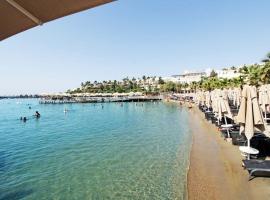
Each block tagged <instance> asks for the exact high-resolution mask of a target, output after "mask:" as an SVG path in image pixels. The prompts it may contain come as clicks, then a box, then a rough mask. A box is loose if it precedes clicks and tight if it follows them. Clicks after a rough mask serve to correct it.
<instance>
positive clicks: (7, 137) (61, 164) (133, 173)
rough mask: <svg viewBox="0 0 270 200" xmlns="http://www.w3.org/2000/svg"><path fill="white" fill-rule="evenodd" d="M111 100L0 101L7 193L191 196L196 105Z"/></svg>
mask: <svg viewBox="0 0 270 200" xmlns="http://www.w3.org/2000/svg"><path fill="white" fill-rule="evenodd" d="M28 104H30V106H31V107H32V109H31V110H30V109H29V108H28V107H29V105H28ZM103 105H104V107H103V108H102V106H101V104H95V105H94V104H72V105H71V104H70V105H39V104H38V101H37V100H31V99H27V100H22V99H13V100H0V199H1V200H2V199H183V198H184V195H185V190H186V188H185V187H186V174H187V166H188V159H189V148H190V143H191V135H190V132H189V127H188V116H187V115H188V111H186V110H185V109H181V108H180V107H178V106H176V105H174V104H165V103H162V102H159V103H144V104H143V106H142V103H139V104H138V105H136V104H135V103H124V105H123V106H122V107H121V106H120V104H117V103H108V104H103ZM65 108H67V109H68V110H69V111H68V112H67V113H64V112H63V111H64V109H65ZM36 110H38V111H39V112H40V113H41V118H40V119H38V120H37V119H34V118H33V117H32V115H33V114H34V112H35V111H36ZM20 116H28V117H29V120H28V121H27V122H26V123H24V122H22V121H20V120H19V117H20Z"/></svg>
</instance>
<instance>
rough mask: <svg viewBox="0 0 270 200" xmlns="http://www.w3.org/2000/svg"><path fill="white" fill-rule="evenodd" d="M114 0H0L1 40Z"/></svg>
mask: <svg viewBox="0 0 270 200" xmlns="http://www.w3.org/2000/svg"><path fill="white" fill-rule="evenodd" d="M112 1H114V0H0V41H1V40H3V39H5V38H8V37H10V36H12V35H15V34H17V33H20V32H22V31H25V30H27V29H30V28H33V27H35V26H38V25H42V24H44V23H46V22H49V21H52V20H54V19H57V18H60V17H64V16H67V15H70V14H73V13H76V12H80V11H83V10H86V9H89V8H93V7H96V6H99V5H102V4H105V3H109V2H112Z"/></svg>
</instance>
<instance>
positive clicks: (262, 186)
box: [188, 108, 270, 200]
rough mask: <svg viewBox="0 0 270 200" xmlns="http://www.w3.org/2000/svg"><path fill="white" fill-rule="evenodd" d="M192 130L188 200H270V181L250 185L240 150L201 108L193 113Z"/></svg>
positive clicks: (263, 179) (195, 109)
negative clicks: (242, 163) (208, 120)
mask: <svg viewBox="0 0 270 200" xmlns="http://www.w3.org/2000/svg"><path fill="white" fill-rule="evenodd" d="M190 127H191V129H192V134H193V139H192V141H193V144H192V150H191V154H190V166H189V172H188V199H191V200H193V199H200V200H202V199H207V200H209V199H218V200H222V199H230V200H234V199H256V200H260V199H262V200H264V199H270V190H269V185H270V178H260V177H259V178H255V179H253V180H251V181H248V172H247V171H246V170H244V169H243V168H242V166H241V160H242V159H243V158H242V156H241V155H240V152H239V150H238V147H237V146H233V145H232V144H231V143H229V142H226V141H224V139H223V138H222V137H221V136H220V133H219V132H218V130H217V128H216V127H215V126H214V125H212V124H211V123H210V122H207V121H206V120H205V119H204V116H203V114H202V113H201V112H200V111H199V109H197V108H193V109H192V110H190Z"/></svg>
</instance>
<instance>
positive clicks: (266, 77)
mask: <svg viewBox="0 0 270 200" xmlns="http://www.w3.org/2000/svg"><path fill="white" fill-rule="evenodd" d="M261 81H262V82H263V83H264V84H269V83H270V61H269V62H267V63H265V65H264V66H263V67H262V69H261Z"/></svg>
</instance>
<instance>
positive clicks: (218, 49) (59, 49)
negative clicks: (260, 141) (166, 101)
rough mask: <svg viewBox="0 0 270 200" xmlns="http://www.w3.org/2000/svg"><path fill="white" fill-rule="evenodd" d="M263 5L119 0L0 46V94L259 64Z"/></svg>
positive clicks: (264, 1) (246, 0)
mask: <svg viewBox="0 0 270 200" xmlns="http://www.w3.org/2000/svg"><path fill="white" fill-rule="evenodd" d="M269 7H270V1H269V0H259V1H254V0H226V1H222V0H204V1H202V0H119V1H117V2H114V3H111V4H107V5H104V6H100V7H97V8H94V9H90V10H87V11H84V12H81V13H77V14H74V15H71V16H68V17H65V18H61V19H58V20H55V21H53V22H50V23H47V24H44V25H43V26H41V27H37V28H33V29H31V30H28V31H25V32H23V33H21V34H18V35H16V36H13V37H11V38H8V39H6V40H4V41H2V42H0V75H1V76H0V95H3V94H20V93H41V92H58V91H65V90H66V89H68V88H75V87H78V86H79V85H80V83H81V82H82V81H87V80H90V81H94V80H106V79H112V80H114V79H116V80H119V79H122V78H123V77H126V76H129V77H133V76H135V77H138V76H142V75H157V76H168V75H172V74H179V73H181V72H183V71H184V70H186V69H189V70H201V69H205V68H208V67H212V68H222V67H223V66H232V65H239V64H244V63H247V64H248V63H255V62H259V61H260V60H261V59H262V58H263V57H264V55H265V54H266V53H267V52H268V51H270V45H269V44H270V37H269V35H270V26H269V18H270V12H269Z"/></svg>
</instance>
